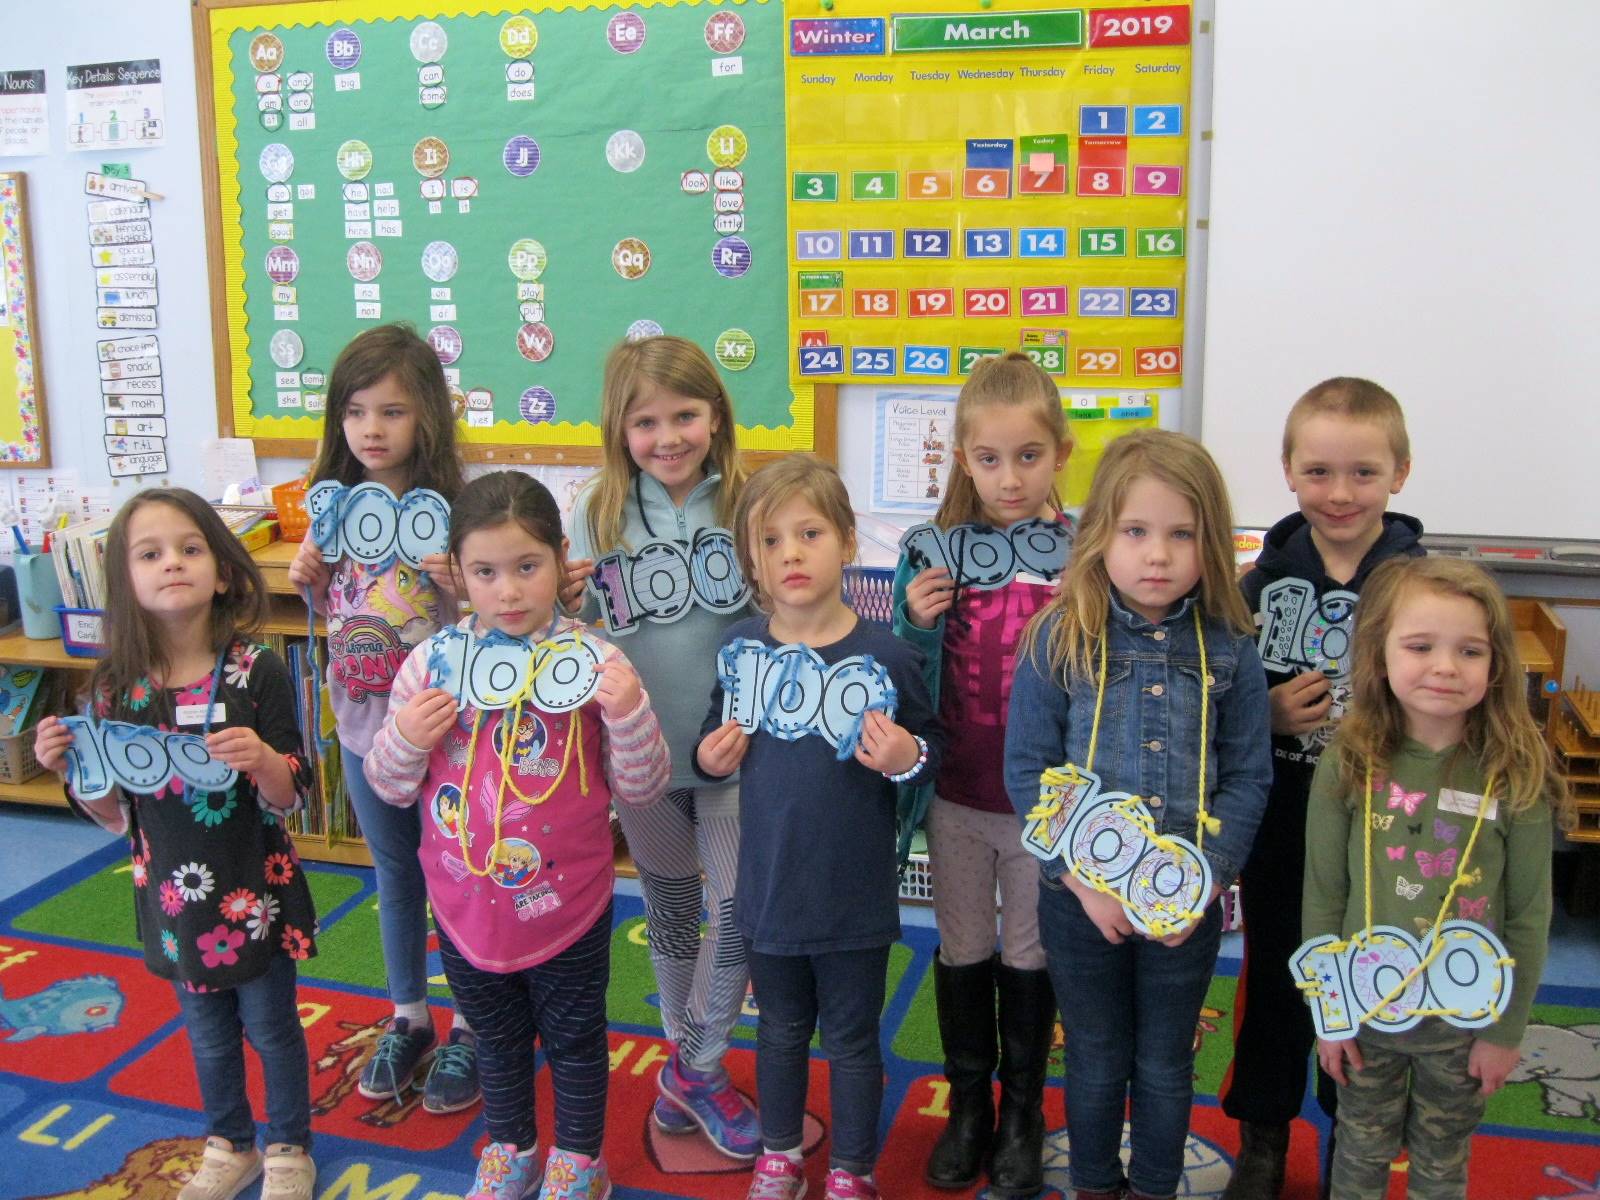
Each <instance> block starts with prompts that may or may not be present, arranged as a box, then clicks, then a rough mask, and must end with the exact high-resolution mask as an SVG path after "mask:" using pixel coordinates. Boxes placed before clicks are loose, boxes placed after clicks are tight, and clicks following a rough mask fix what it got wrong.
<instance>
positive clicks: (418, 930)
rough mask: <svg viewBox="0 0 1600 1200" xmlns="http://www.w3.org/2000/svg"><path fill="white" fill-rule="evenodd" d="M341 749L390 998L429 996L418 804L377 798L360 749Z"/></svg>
mask: <svg viewBox="0 0 1600 1200" xmlns="http://www.w3.org/2000/svg"><path fill="white" fill-rule="evenodd" d="M340 752H341V753H342V754H343V756H344V763H345V767H344V784H345V789H346V790H347V791H348V792H349V793H350V805H351V807H352V808H354V809H355V810H356V820H357V821H358V822H359V823H360V825H361V836H362V837H363V838H365V839H366V843H367V849H368V850H369V851H371V853H372V865H373V867H374V869H375V870H376V871H377V875H378V935H379V937H381V938H382V940H383V968H384V973H385V974H386V975H388V977H389V999H390V1000H391V1001H393V1002H394V1003H395V1004H415V1003H416V1002H417V1001H419V1000H425V999H427V996H428V885H427V881H426V880H425V879H424V878H423V875H422V864H421V863H420V862H419V861H418V860H417V847H418V846H420V845H421V844H422V816H421V813H422V807H423V806H422V805H420V804H413V805H410V806H408V807H406V808H400V807H397V806H396V805H393V804H388V803H386V802H384V801H383V800H380V799H379V798H378V795H377V793H375V792H374V791H373V790H372V785H371V784H369V783H368V782H367V776H366V772H365V770H364V769H363V767H362V761H361V757H360V755H357V754H352V753H350V751H349V750H347V749H344V748H343V747H341V748H340Z"/></svg>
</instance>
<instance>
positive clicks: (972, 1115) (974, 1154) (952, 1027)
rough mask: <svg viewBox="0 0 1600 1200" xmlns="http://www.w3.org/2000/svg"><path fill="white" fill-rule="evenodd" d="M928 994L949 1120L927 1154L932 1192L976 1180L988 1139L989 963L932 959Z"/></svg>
mask: <svg viewBox="0 0 1600 1200" xmlns="http://www.w3.org/2000/svg"><path fill="white" fill-rule="evenodd" d="M933 994H934V998H935V999H936V1000H937V1001H938V1005H939V1038H940V1040H941V1041H943V1042H944V1076H945V1078H946V1079H948V1080H949V1081H950V1120H949V1122H948V1123H947V1124H946V1125H945V1127H944V1132H943V1133H941V1134H940V1135H939V1140H938V1142H937V1143H935V1144H934V1147H933V1153H932V1154H930V1155H928V1167H927V1170H925V1171H924V1172H923V1178H924V1179H926V1180H927V1181H928V1182H929V1183H931V1184H932V1185H933V1186H934V1187H936V1188H966V1187H971V1186H972V1185H973V1184H974V1183H976V1182H977V1180H978V1176H979V1174H980V1173H981V1172H982V1170H983V1160H984V1158H985V1157H986V1156H987V1155H988V1153H989V1143H990V1141H991V1140H992V1139H993V1138H994V1092H993V1090H992V1088H993V1084H992V1079H993V1076H994V1065H995V1057H996V1052H995V1041H994V1012H995V1009H994V960H993V959H987V958H986V959H984V960H983V961H982V962H980V963H973V964H972V965H971V966H969V967H947V966H945V964H944V963H943V961H941V960H940V959H939V957H938V956H937V955H935V956H934V960H933Z"/></svg>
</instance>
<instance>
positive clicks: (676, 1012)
mask: <svg viewBox="0 0 1600 1200" xmlns="http://www.w3.org/2000/svg"><path fill="white" fill-rule="evenodd" d="M617 816H618V818H619V819H620V820H621V822H622V833H623V836H624V837H625V838H627V841H628V852H629V853H630V854H631V855H632V856H633V861H634V865H635V866H637V867H638V868H639V888H640V891H641V892H642V893H643V894H644V910H645V925H646V928H647V930H648V932H649V935H650V962H651V965H653V966H654V967H655V972H656V988H657V990H658V992H659V993H660V997H661V1024H662V1027H663V1029H664V1030H665V1031H666V1035H667V1040H668V1041H670V1042H672V1043H673V1044H674V1045H676V1046H677V1048H678V1054H679V1056H680V1057H681V1059H682V1061H683V1062H684V1064H685V1065H687V1066H689V1067H690V1068H692V1069H694V1070H696V1071H711V1070H716V1069H717V1068H718V1067H720V1066H721V1063H722V1056H723V1055H724V1054H725V1053H726V1052H727V1049H728V1035H729V1033H730V1032H731V1031H732V1029H733V1023H734V1022H735V1021H737V1020H738V1019H739V1011H740V1008H741V1007H742V1006H743V1004H744V996H745V988H746V985H747V984H748V982H749V979H750V969H749V967H748V965H747V964H746V963H745V957H744V943H743V941H742V940H741V939H740V937H739V932H738V930H736V929H735V928H734V927H733V884H734V878H735V876H736V875H737V874H738V869H739V785H738V784H737V783H733V784H722V785H719V786H714V787H700V788H683V789H680V790H676V791H671V792H668V793H667V794H666V796H665V798H664V799H663V800H662V801H661V803H659V804H652V805H650V806H649V807H648V808H635V807H633V806H632V805H630V804H619V805H618V806H617ZM702 873H703V874H704V880H703V881H702V878H701V876H702ZM702 911H704V913H705V918H706V932H705V936H704V938H702V937H701V933H700V919H701V914H702Z"/></svg>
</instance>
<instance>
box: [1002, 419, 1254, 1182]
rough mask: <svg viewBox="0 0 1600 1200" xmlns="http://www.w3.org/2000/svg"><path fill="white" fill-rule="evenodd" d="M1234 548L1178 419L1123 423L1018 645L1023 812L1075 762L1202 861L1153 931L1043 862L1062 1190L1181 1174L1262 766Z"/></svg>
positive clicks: (1208, 477) (1009, 778) (1205, 462)
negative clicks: (1048, 780)
mask: <svg viewBox="0 0 1600 1200" xmlns="http://www.w3.org/2000/svg"><path fill="white" fill-rule="evenodd" d="M1233 564H1234V555H1233V518H1232V513H1231V510H1230V507H1229V504H1228V495H1227V490H1226V488H1225V486H1224V485H1223V482H1222V477H1221V475H1220V474H1219V473H1218V471H1217V467H1216V464H1215V463H1214V462H1213V461H1212V459H1211V456H1210V455H1209V454H1208V453H1206V451H1205V449H1204V448H1203V447H1202V446H1201V445H1200V444H1199V443H1198V442H1196V441H1194V440H1193V439H1191V438H1187V437H1184V436H1182V435H1181V434H1176V433H1169V432H1165V431H1160V430H1140V431H1138V432H1136V433H1132V434H1129V435H1127V436H1126V437H1123V438H1120V439H1118V440H1117V441H1115V442H1113V443H1112V445H1111V446H1110V447H1109V448H1108V449H1107V451H1106V453H1105V456H1104V457H1103V458H1102V459H1101V461H1100V465H1099V468H1098V469H1097V470H1096V472H1095V477H1094V482H1093V484H1092V486H1091V487H1090V490H1089V498H1088V501H1087V503H1086V504H1085V506H1084V509H1083V515H1082V518H1081V520H1080V523H1079V527H1078V537H1077V541H1076V542H1075V544H1074V546H1073V556H1072V564H1071V567H1070V568H1069V571H1068V574H1067V576H1066V579H1065V581H1064V582H1063V585H1062V588H1061V592H1060V594H1059V595H1058V596H1057V597H1056V599H1055V600H1054V601H1052V602H1051V604H1050V606H1049V607H1047V608H1045V609H1044V610H1043V611H1041V612H1040V613H1039V615H1038V616H1037V617H1036V618H1035V619H1034V622H1033V624H1032V625H1031V626H1030V627H1029V630H1028V633H1027V636H1026V637H1025V638H1024V642H1023V648H1022V650H1021V652H1020V653H1019V655H1018V659H1017V667H1016V675H1015V677H1014V679H1013V681H1012V687H1011V707H1010V713H1009V716H1008V718H1007V725H1006V753H1005V775H1006V790H1007V792H1008V794H1009V795H1010V797H1011V803H1012V805H1013V807H1015V808H1016V810H1017V812H1018V813H1019V814H1020V815H1022V816H1024V817H1026V816H1027V815H1028V814H1029V813H1030V812H1032V811H1033V810H1034V808H1035V805H1036V804H1037V803H1038V800H1039V785H1040V780H1039V777H1040V775H1041V774H1042V773H1043V772H1044V771H1046V770H1047V769H1049V768H1052V767H1061V766H1063V765H1064V764H1072V765H1073V766H1076V767H1080V768H1082V769H1084V770H1086V771H1092V772H1093V773H1094V775H1096V776H1097V777H1098V778H1099V779H1100V781H1101V784H1102V787H1103V788H1104V790H1105V791H1107V792H1125V793H1128V794H1130V795H1134V796H1138V797H1140V798H1141V799H1142V800H1143V802H1144V804H1145V806H1146V808H1147V809H1148V811H1149V814H1150V818H1151V821H1152V823H1153V826H1154V832H1155V833H1156V834H1158V835H1165V836H1169V837H1178V838H1185V839H1188V840H1189V841H1190V842H1192V843H1195V844H1197V845H1198V846H1199V848H1200V852H1201V853H1202V854H1203V856H1204V858H1205V860H1206V863H1207V864H1208V865H1209V867H1210V871H1211V879H1212V885H1211V888H1210V891H1209V894H1207V895H1205V896H1204V897H1202V904H1201V905H1200V906H1199V907H1200V908H1201V909H1202V910H1203V915H1202V916H1201V917H1200V919H1198V920H1196V921H1193V922H1192V923H1190V924H1188V925H1187V926H1185V927H1183V928H1181V929H1180V930H1178V931H1177V932H1173V933H1169V934H1167V935H1166V936H1164V937H1160V938H1155V937H1150V936H1141V935H1140V934H1138V933H1137V932H1136V931H1135V925H1134V922H1133V921H1131V920H1130V919H1129V913H1128V910H1127V909H1126V908H1125V907H1124V906H1123V903H1122V902H1121V901H1120V900H1119V899H1118V898H1117V897H1115V896H1114V895H1111V894H1108V893H1107V892H1106V891H1104V890H1097V889H1096V888H1095V887H1094V886H1092V885H1091V884H1090V883H1089V882H1087V881H1086V880H1085V879H1083V878H1081V877H1079V875H1077V874H1076V873H1074V872H1073V871H1072V870H1070V869H1069V866H1068V863H1067V861H1066V860H1065V859H1064V858H1056V859H1053V860H1051V861H1049V862H1047V863H1045V864H1044V866H1043V868H1042V876H1043V878H1042V880H1041V886H1040V893H1039V925H1040V935H1041V940H1042V941H1043V943H1044V948H1045V955H1046V959H1047V965H1048V969H1049V971H1050V977H1051V981H1052V983H1053V984H1054V986H1055V992H1056V999H1057V1001H1058V1003H1059V1004H1060V1006H1061V1013H1062V1026H1063V1030H1064V1033H1065V1040H1066V1100H1067V1114H1068V1116H1067V1130H1068V1136H1069V1139H1070V1142H1071V1145H1072V1165H1071V1170H1072V1184H1073V1187H1074V1188H1075V1189H1077V1195H1078V1200H1120V1198H1122V1197H1129V1198H1132V1200H1162V1198H1165V1197H1171V1196H1173V1195H1175V1193H1176V1192H1177V1190H1178V1186H1179V1182H1180V1180H1181V1177H1182V1174H1183V1155H1184V1143H1185V1140H1186V1138H1187V1136H1188V1130H1189V1109H1190V1104H1191V1102H1192V1100H1193V1082H1192V1074H1193V1067H1194V1048H1193V1038H1194V1027H1195V1022H1196V1020H1197V1019H1198V1018H1199V1015H1200V1006H1201V1002H1202V1000H1203V999H1204V997H1205V993H1206V988H1207V986H1208V985H1209V983H1210V981H1211V974H1212V969H1213V967H1214V966H1215V964H1216V958H1217V945H1218V939H1219V937H1220V935H1221V930H1222V921H1221V916H1220V913H1219V911H1218V906H1217V904H1216V898H1217V896H1218V894H1219V893H1220V892H1221V891H1222V889H1223V888H1225V887H1227V886H1228V885H1229V884H1231V883H1232V882H1233V880H1234V879H1235V878H1236V877H1237V875H1238V873H1239V867H1240V865H1241V864H1242V863H1243V862H1244V860H1245V857H1246V856H1247V855H1248V853H1249V851H1250V843H1251V841H1252V839H1253V838H1254V836H1255V831H1256V826H1257V824H1258V823H1259V822H1260V819H1261V813H1262V811H1263V809H1264V808H1265V807H1266V801H1267V787H1268V785H1269V784H1270V783H1271V780H1272V763H1271V757H1270V743H1269V740H1268V716H1267V693H1266V684H1265V676H1264V675H1263V674H1262V670H1261V663H1260V659H1259V658H1258V657H1257V654H1256V649H1255V634H1254V630H1253V628H1252V623H1251V620H1250V615H1249V613H1248V612H1247V611H1246V610H1245V607H1244V602H1243V600H1242V599H1241V597H1240V595H1239V590H1238V588H1237V586H1236V585H1235V583H1234V566H1233ZM1130 1094H1131V1099H1132V1111H1133V1125H1132V1129H1131V1130H1130V1140H1131V1144H1132V1159H1131V1161H1130V1162H1129V1165H1128V1173H1127V1177H1126V1178H1124V1176H1123V1172H1122V1167H1121V1163H1120V1161H1119V1151H1120V1148H1121V1145H1122V1134H1123V1113H1124V1111H1125V1109H1126V1107H1127V1104H1128V1101H1129V1098H1130Z"/></svg>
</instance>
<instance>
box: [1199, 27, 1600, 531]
mask: <svg viewBox="0 0 1600 1200" xmlns="http://www.w3.org/2000/svg"><path fill="white" fill-rule="evenodd" d="M1217 10H1218V11H1217V19H1216V61H1215V71H1214V76H1213V88H1214V92H1213V121H1212V128H1213V130H1214V131H1215V139H1214V142H1213V143H1212V159H1211V191H1210V229H1211V233H1210V239H1209V240H1210V247H1209V251H1210V254H1209V266H1208V278H1207V281H1206V323H1207V328H1206V339H1205V368H1204V381H1203V392H1202V396H1203V399H1202V418H1201V420H1202V431H1203V437H1204V440H1205V442H1206V445H1207V446H1208V447H1209V448H1210V450H1211V452H1212V454H1214V455H1215V456H1216V458H1217V460H1218V462H1219V463H1220V464H1221V466H1222V469H1223V472H1224V474H1225V475H1226V476H1227V480H1228V484H1229V487H1230V489H1231V491H1232V494H1233V501H1234V512H1235V518H1236V519H1237V520H1238V521H1239V522H1240V523H1241V524H1246V525H1263V524H1266V523H1268V522H1270V521H1272V520H1275V519H1276V518H1278V517H1280V516H1282V515H1284V514H1285V513H1287V512H1290V511H1292V510H1293V507H1294V504H1293V497H1292V496H1291V495H1290V494H1289V492H1288V490H1287V488H1286V487H1285V486H1284V483H1283V476H1282V472H1281V471H1280V469H1279V467H1278V460H1279V454H1280V444H1281V437H1282V431H1283V418H1284V415H1285V414H1286V413H1287V411H1288V408H1289V405H1290V404H1291V403H1292V402H1293V401H1294V399H1295V398H1296V397H1297V396H1299V395H1300V394H1301V393H1302V392H1304V391H1305V390H1306V389H1307V388H1308V387H1310V386H1311V385H1312V384H1313V383H1316V382H1317V381H1318V380H1321V379H1324V378H1326V377H1328V376H1331V375H1364V376H1366V377H1368V378H1371V379H1374V380H1376V381H1377V382H1379V383H1381V384H1383V385H1384V386H1385V387H1387V388H1388V389H1389V390H1390V391H1392V392H1394V394H1395V395H1396V396H1397V397H1398V398H1399V400H1400V403H1401V405H1402V406H1403V407H1404V409H1405V413H1406V421H1407V425H1408V427H1409V429H1410V433H1411V442H1412V457H1413V463H1414V466H1413V470H1412V474H1411V478H1410V480H1409V481H1408V482H1407V483H1406V486H1405V490H1404V491H1403V492H1402V493H1401V494H1400V495H1399V496H1397V497H1395V498H1394V500H1393V501H1392V507H1393V508H1395V509H1397V510H1399V511H1402V512H1409V513H1413V514H1415V515H1417V516H1418V517H1420V518H1421V519H1422V521H1423V523H1424V525H1425V526H1426V527H1427V528H1428V529H1430V530H1432V531H1434V532H1437V533H1489V534H1512V535H1523V536H1529V537H1600V487H1597V486H1596V480H1597V477H1600V472H1597V469H1596V468H1597V466H1600V395H1597V388H1596V366H1597V362H1596V358H1597V355H1596V348H1597V347H1600V158H1597V155H1596V153H1595V149H1596V140H1595V129H1596V120H1597V115H1600V71H1597V70H1596V69H1595V65H1594V58H1593V54H1594V47H1595V46H1596V45H1600V4H1594V3H1593V2H1592V0H1540V2H1539V3H1536V4H1517V5H1511V6H1507V5H1505V4H1503V3H1487V2H1485V0H1450V2H1448V3H1445V2H1443V0H1425V2H1424V0H1417V2H1408V3H1403V4H1397V3H1394V2H1393V0H1344V2H1343V3H1341V4H1339V5H1327V4H1325V3H1323V4H1312V3H1308V2H1306V0H1218V2H1217Z"/></svg>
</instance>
